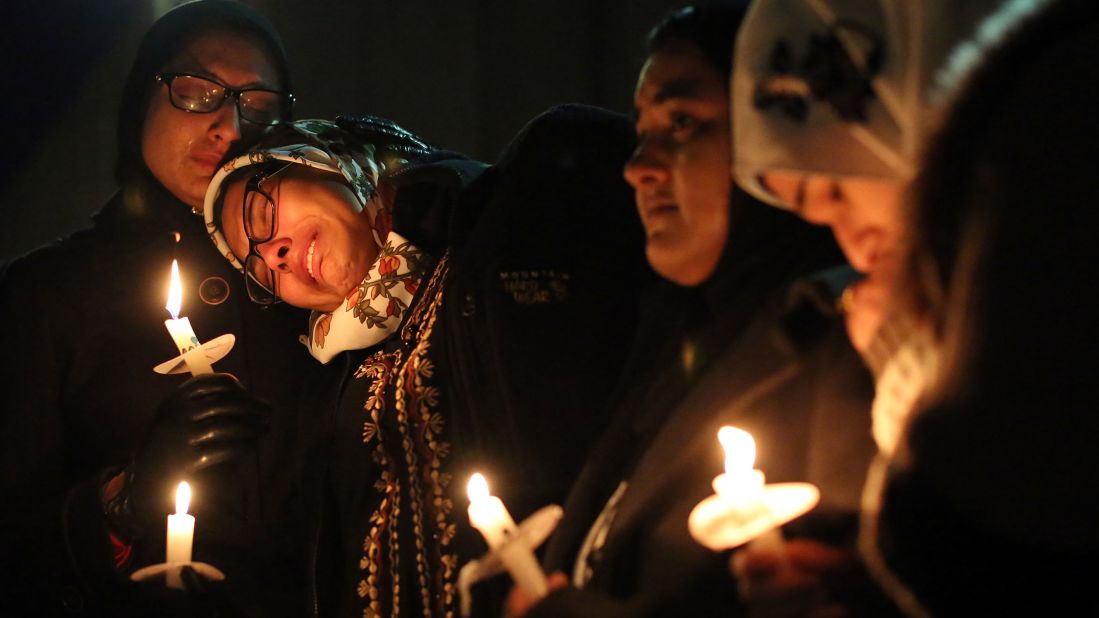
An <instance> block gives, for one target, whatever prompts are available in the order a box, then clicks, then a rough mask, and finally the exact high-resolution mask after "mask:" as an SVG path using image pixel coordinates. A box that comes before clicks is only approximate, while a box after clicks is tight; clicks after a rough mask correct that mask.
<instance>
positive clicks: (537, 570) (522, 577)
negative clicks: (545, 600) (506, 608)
mask: <svg viewBox="0 0 1099 618" xmlns="http://www.w3.org/2000/svg"><path fill="white" fill-rule="evenodd" d="M466 491H467V492H468V494H469V521H470V523H471V524H473V527H474V528H477V530H479V531H480V532H481V535H482V536H483V537H485V542H486V543H488V546H489V550H490V551H491V552H493V553H495V554H497V555H498V556H499V558H500V561H501V562H503V563H504V566H505V567H507V570H508V572H509V573H510V574H511V578H512V579H513V580H514V581H515V584H516V585H517V586H519V588H521V589H522V590H523V592H524V593H525V594H526V595H527V597H529V598H530V599H532V600H537V599H541V598H542V597H544V596H546V575H545V573H544V572H542V567H540V566H539V565H538V561H537V560H536V559H535V558H534V553H533V552H532V551H531V548H530V546H529V545H528V544H527V543H526V542H524V541H523V540H522V539H517V538H516V527H515V520H513V519H512V518H511V514H510V513H508V510H507V508H506V507H504V503H503V502H502V501H501V500H500V499H499V498H497V497H496V496H493V495H491V494H490V493H489V491H488V482H487V481H485V477H484V476H482V475H481V474H479V473H477V474H474V475H473V476H472V477H470V479H469V484H468V485H467V486H466Z"/></svg>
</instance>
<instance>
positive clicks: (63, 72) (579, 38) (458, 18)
mask: <svg viewBox="0 0 1099 618" xmlns="http://www.w3.org/2000/svg"><path fill="white" fill-rule="evenodd" d="M0 3H2V4H3V8H0V28H2V30H0V32H3V36H2V38H0V40H2V41H3V46H2V47H0V56H2V57H3V58H4V59H3V61H0V71H2V73H0V84H2V85H0V88H2V90H0V99H2V104H0V112H2V116H0V127H3V128H2V129H0V138H2V140H3V147H2V148H0V214H2V215H3V217H2V221H3V224H2V225H0V261H4V260H6V259H9V258H11V257H14V256H17V255H20V254H22V253H24V252H26V251H28V250H30V249H32V248H34V247H36V246H39V245H41V244H43V243H46V242H49V241H51V240H53V239H55V238H58V237H60V236H64V235H66V234H68V233H70V232H72V231H74V230H76V229H79V228H81V227H85V226H87V225H88V224H89V217H90V216H91V215H92V214H93V213H94V212H96V211H97V210H98V209H99V208H100V207H101V206H102V205H103V203H104V202H106V200H107V199H108V198H109V197H110V196H111V194H112V193H113V192H114V182H113V179H112V173H111V172H112V169H113V163H114V156H115V151H114V130H115V119H116V114H117V106H118V94H119V90H120V89H121V87H122V84H123V82H124V80H125V76H126V72H127V71H128V70H129V66H130V63H131V62H132V61H133V54H134V52H135V50H136V48H137V43H138V41H139V40H140V37H141V35H142V34H143V33H144V31H145V29H146V28H147V27H148V26H149V24H151V23H152V21H153V20H154V19H155V18H156V17H157V16H159V15H161V14H163V13H164V11H166V10H168V9H169V8H171V7H173V6H175V5H176V4H179V2H177V1H174V0H63V1H61V2H50V1H49V0H0ZM245 3H246V4H249V5H251V6H253V7H256V8H258V9H259V10H260V11H262V12H263V13H265V14H266V15H267V16H268V17H270V18H271V20H272V21H273V22H274V23H275V26H276V27H277V28H278V30H279V32H280V33H281V34H282V36H283V39H284V42H285V43H286V47H287V51H288V53H289V55H290V65H291V70H292V71H293V78H294V82H295V94H296V95H297V97H298V105H297V108H296V115H297V117H298V118H310V117H319V118H334V117H335V116H336V115H338V114H341V113H346V112H356V111H358V112H369V113H373V114H377V115H380V116H385V117H388V118H391V119H393V120H395V121H397V122H398V123H400V124H402V125H404V126H406V127H407V128H409V129H411V130H413V131H416V132H417V133H419V134H421V135H422V136H424V137H425V138H427V139H428V140H430V141H432V142H434V143H436V144H439V145H442V146H445V147H447V148H450V149H453V150H458V151H462V152H466V153H468V154H470V155H472V156H475V157H478V158H481V159H484V160H488V161H491V160H493V159H494V158H495V156H496V155H497V154H498V153H499V151H500V150H501V149H502V148H503V147H504V146H505V145H506V144H507V142H508V140H509V139H510V137H511V136H512V135H514V134H515V133H516V132H517V131H518V130H519V129H520V128H521V127H522V126H523V124H524V123H525V122H526V121H527V120H529V119H530V118H533V117H534V116H535V115H537V114H538V113H539V112H541V111H543V110H544V109H546V108H548V107H550V106H552V105H554V104H557V103H568V102H582V103H589V104H593V105H599V106H602V107H607V108H610V109H615V110H619V111H623V112H625V111H628V110H629V108H630V100H631V95H632V91H633V84H634V81H635V79H636V77H637V72H638V69H639V68H640V66H641V63H642V62H643V60H644V51H643V49H644V46H643V41H644V36H645V33H646V32H647V31H648V29H649V28H650V27H651V26H652V25H654V24H655V23H656V22H657V21H659V19H660V18H661V17H662V16H663V15H664V14H666V13H667V12H668V11H669V10H670V9H671V8H673V7H676V6H680V5H682V4H686V3H687V1H685V0H678V1H676V0H495V1H494V0H439V1H436V2H430V1H428V0H407V1H402V0H389V1H382V0H315V1H308V0H246V2H245Z"/></svg>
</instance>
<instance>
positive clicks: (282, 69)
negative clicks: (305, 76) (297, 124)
mask: <svg viewBox="0 0 1099 618" xmlns="http://www.w3.org/2000/svg"><path fill="white" fill-rule="evenodd" d="M212 30H228V31H231V32H239V33H241V34H244V35H249V36H252V37H254V38H255V39H257V40H258V41H260V42H262V44H263V45H264V47H265V48H266V51H267V52H268V54H269V55H270V57H271V59H272V61H273V62H274V64H275V70H276V71H277V73H278V76H279V83H280V88H281V89H282V90H284V91H286V92H293V84H291V82H290V67H289V65H288V64H287V61H286V50H285V49H284V48H283V45H282V39H280V38H279V35H278V32H276V31H275V27H274V25H272V24H271V22H270V21H269V20H268V19H267V18H266V17H264V16H263V15H260V14H259V13H257V12H256V11H254V10H252V9H251V8H249V7H247V6H245V5H243V4H240V3H239V2H234V1H231V0H198V1H196V2H189V3H187V4H183V5H181V6H179V7H176V8H175V9H172V10H171V11H168V12H167V13H165V14H164V16H163V17H161V18H160V19H159V20H157V22H156V23H154V24H153V25H152V27H151V28H149V31H148V32H146V33H145V37H144V38H142V39H141V45H140V47H138V50H137V56H136V58H135V59H134V64H133V66H132V67H131V68H130V74H129V77H127V78H126V85H125V87H124V88H123V90H122V104H121V105H120V106H119V109H118V159H117V161H116V162H115V179H116V180H117V181H118V183H119V185H120V186H123V187H124V186H126V185H127V184H130V183H132V182H134V181H138V180H142V179H146V177H147V176H148V175H149V173H148V169H147V168H146V166H145V161H144V159H143V158H142V155H141V132H142V129H143V128H144V124H145V113H146V109H147V107H148V104H149V98H150V95H151V93H152V90H153V81H154V78H155V77H156V74H157V73H158V72H159V71H161V70H162V69H163V68H164V66H165V65H167V64H168V62H169V61H170V60H171V59H172V58H173V57H174V56H175V55H176V54H177V53H179V51H180V50H181V49H183V47H184V46H186V45H187V44H188V43H189V42H190V41H191V40H192V39H193V38H194V37H195V36H197V35H199V34H202V33H205V32H209V31H212Z"/></svg>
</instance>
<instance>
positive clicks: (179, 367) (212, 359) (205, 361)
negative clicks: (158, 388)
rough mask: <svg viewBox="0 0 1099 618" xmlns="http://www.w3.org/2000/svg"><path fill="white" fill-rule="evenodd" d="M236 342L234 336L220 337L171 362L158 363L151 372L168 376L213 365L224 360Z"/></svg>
mask: <svg viewBox="0 0 1099 618" xmlns="http://www.w3.org/2000/svg"><path fill="white" fill-rule="evenodd" d="M236 342H237V338H236V336H235V335H221V336H219V337H215V338H213V339H211V340H210V341H207V342H205V343H202V344H199V346H198V347H196V348H194V349H192V350H188V351H187V352H184V353H182V354H180V355H179V356H177V357H175V358H173V359H171V360H167V361H164V362H163V363H160V364H159V365H157V366H156V367H153V371H155V372H157V373H159V374H164V375H169V374H177V373H188V372H191V368H192V367H194V366H200V365H202V366H210V365H213V364H214V363H216V362H217V361H219V360H221V359H223V358H225V356H226V355H227V354H229V352H230V351H231V350H232V349H233V346H234V345H235V344H236ZM188 361H191V362H188ZM195 361H197V362H195Z"/></svg>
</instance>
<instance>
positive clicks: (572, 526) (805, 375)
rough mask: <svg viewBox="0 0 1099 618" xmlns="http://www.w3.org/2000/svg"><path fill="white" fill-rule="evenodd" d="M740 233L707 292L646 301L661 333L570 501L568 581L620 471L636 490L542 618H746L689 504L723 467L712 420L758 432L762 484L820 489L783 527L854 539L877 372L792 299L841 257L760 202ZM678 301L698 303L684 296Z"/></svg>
mask: <svg viewBox="0 0 1099 618" xmlns="http://www.w3.org/2000/svg"><path fill="white" fill-rule="evenodd" d="M738 197H745V196H744V195H743V194H739V193H738ZM731 229H732V230H733V231H732V233H731V235H730V239H729V241H728V245H727V249H726V252H725V254H724V255H723V256H722V261H721V263H720V264H719V266H718V270H717V271H716V272H715V274H714V275H713V276H712V277H711V279H710V280H709V281H708V282H707V283H706V284H704V285H703V286H702V288H701V289H699V290H697V291H694V292H692V291H689V290H685V289H683V288H674V287H672V288H671V289H669V290H667V292H671V293H672V294H675V295H677V296H678V298H675V297H673V298H669V297H667V296H663V297H661V296H660V295H657V298H656V299H655V300H651V301H650V310H649V311H648V312H647V313H649V314H653V313H654V310H655V311H656V313H655V315H657V316H659V315H661V314H660V313H659V312H660V311H663V312H664V314H666V315H667V316H668V317H667V318H666V319H664V320H659V319H650V320H649V321H648V324H649V327H648V329H647V330H648V332H649V333H650V334H651V336H649V337H643V338H642V340H641V341H642V343H647V348H648V351H646V348H645V347H642V348H641V350H642V356H641V357H640V358H639V359H637V362H636V363H635V364H634V365H633V371H632V372H631V374H629V375H628V376H627V380H628V381H629V383H628V389H629V391H630V392H629V393H628V394H627V398H626V400H625V401H626V405H624V406H623V407H622V408H621V410H620V412H619V414H618V416H617V418H616V419H615V420H614V422H613V423H612V424H611V426H610V428H609V429H608V431H607V432H606V433H605V434H604V436H603V437H602V438H601V439H600V441H599V442H598V443H597V444H596V445H595V448H594V450H593V453H592V457H591V458H590V459H589V461H588V464H587V466H586V467H585V469H584V471H583V473H582V474H581V475H580V477H579V480H578V481H577V483H576V485H575V486H574V487H573V489H572V491H571V493H570V495H569V499H568V501H567V502H566V503H565V517H564V519H563V520H562V522H561V524H560V526H559V527H558V529H557V531H555V533H554V535H553V536H552V537H551V539H550V543H549V546H548V549H547V554H546V558H545V567H546V572H547V573H548V572H553V571H563V572H565V573H567V574H570V579H571V576H572V574H573V572H574V565H575V563H576V559H577V556H578V552H579V550H580V548H581V545H582V544H583V543H584V541H585V537H586V536H587V535H588V533H589V530H590V529H592V527H593V525H595V524H596V518H597V517H598V516H600V513H601V512H603V510H604V507H605V505H607V504H608V500H609V499H610V498H611V496H612V494H615V492H616V489H617V488H619V487H620V483H622V482H625V483H627V485H626V488H625V490H624V493H622V494H620V498H619V499H618V500H617V505H616V506H615V507H612V509H611V510H609V511H608V513H609V512H611V511H613V515H612V517H613V518H612V519H610V524H609V527H608V528H607V529H606V533H605V534H606V536H605V541H604V542H603V544H602V545H601V546H599V547H596V548H595V549H594V550H593V551H592V552H591V553H590V554H589V558H588V560H587V563H586V566H585V567H581V568H585V569H590V575H589V576H590V580H589V581H587V583H586V585H585V586H584V588H582V589H577V588H573V587H568V588H565V589H563V590H561V591H557V592H554V593H552V594H550V595H549V596H548V597H547V598H546V599H545V600H544V601H542V602H541V603H540V604H538V605H536V606H535V607H534V608H532V609H531V611H530V613H529V614H528V615H529V616H531V617H532V618H541V617H548V616H710V615H713V616H731V615H733V616H735V615H746V614H744V612H745V611H746V609H745V608H744V607H743V606H742V605H740V604H739V602H738V600H737V596H736V584H735V582H734V581H733V579H732V577H731V575H730V572H729V560H728V554H727V553H718V552H713V551H710V550H709V549H706V548H705V547H703V546H701V545H699V544H698V543H697V542H695V541H694V540H693V539H692V538H691V537H690V535H689V533H688V529H687V519H688V515H689V514H690V512H691V509H692V508H693V507H694V506H695V505H696V504H697V503H698V502H699V501H701V500H702V499H704V498H706V497H708V496H709V495H711V494H712V493H713V489H712V487H711V484H710V483H711V480H712V479H713V478H714V477H715V476H717V475H718V474H719V473H720V472H722V471H723V456H722V450H721V448H720V446H719V444H718V441H717V430H718V429H719V428H720V427H721V426H722V425H725V424H731V425H734V426H738V427H740V428H743V429H745V430H747V431H749V432H750V433H751V434H752V435H753V436H754V437H755V438H756V441H757V443H758V445H759V450H758V457H757V460H756V467H757V468H758V469H760V470H762V471H763V472H764V473H765V474H766V475H767V481H768V482H790V481H809V482H812V483H814V484H816V485H817V486H818V487H820V489H821V494H822V504H821V505H820V506H818V507H817V508H816V509H815V511H813V512H812V513H811V514H810V515H809V516H807V517H805V518H803V519H802V520H799V521H798V522H795V524H791V525H790V526H788V531H793V530H794V529H796V528H800V529H801V530H800V534H807V535H809V536H811V537H813V538H816V539H818V540H824V541H826V542H831V543H835V544H839V545H847V546H848V547H849V548H851V547H852V546H853V540H854V533H855V515H856V513H857V510H858V497H859V490H860V488H861V486H862V480H863V476H864V474H865V470H866V467H867V464H868V462H869V460H870V457H871V455H872V453H873V452H874V445H873V441H872V440H871V437H870V416H869V401H870V380H869V375H868V374H867V373H866V372H865V370H864V369H863V367H862V364H861V362H860V360H859V358H858V357H857V355H856V354H855V353H854V351H853V350H852V349H851V348H850V346H849V344H848V343H847V341H846V337H845V336H844V333H843V330H842V325H841V324H837V323H836V321H834V320H829V319H828V318H826V317H824V316H823V315H821V314H820V312H819V311H817V310H816V309H815V308H814V307H813V306H812V305H811V304H810V303H795V304H793V305H791V304H789V301H788V298H789V297H790V290H791V285H792V284H794V282H795V281H797V280H798V279H799V278H800V277H806V276H809V275H810V274H812V273H813V272H814V271H815V270H817V269H819V268H822V267H824V266H827V265H828V264H830V263H832V264H834V263H835V260H836V255H835V253H834V248H832V245H831V241H830V239H826V238H824V237H822V236H821V234H820V232H819V231H815V230H811V229H810V228H809V226H807V225H806V224H804V223H802V222H800V221H798V220H796V219H795V218H794V217H793V216H792V215H789V214H788V213H783V212H780V211H777V210H774V209H771V208H768V207H766V206H763V205H762V204H759V203H758V202H754V200H752V201H751V203H749V204H747V205H745V210H744V213H743V214H742V215H741V216H740V217H739V218H738V219H736V220H735V221H734V223H733V226H732V228H731ZM684 298H687V299H689V300H690V301H692V303H693V304H692V305H690V306H687V307H686V308H684V307H682V304H683V302H684ZM795 298H796V296H795ZM677 311H678V315H677ZM677 319H678V320H679V322H678V324H677V322H676V320H677ZM677 327H678V329H679V330H678V332H677ZM662 333H663V334H662ZM653 342H656V344H657V345H654V344H653ZM604 517H606V516H604ZM861 581H863V582H865V581H866V579H865V578H861ZM738 612H739V613H738Z"/></svg>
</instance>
